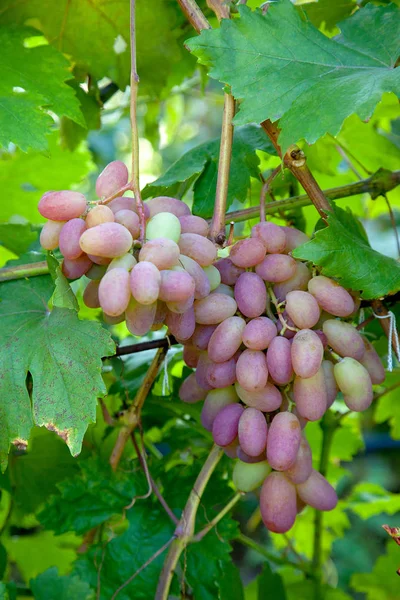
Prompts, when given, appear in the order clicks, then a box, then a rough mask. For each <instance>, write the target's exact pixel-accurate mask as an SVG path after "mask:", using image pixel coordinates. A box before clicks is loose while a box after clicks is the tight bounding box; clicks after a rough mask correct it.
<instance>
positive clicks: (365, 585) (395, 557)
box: [351, 540, 400, 600]
mask: <svg viewBox="0 0 400 600" xmlns="http://www.w3.org/2000/svg"><path fill="white" fill-rule="evenodd" d="M399 566H400V552H399V547H398V546H397V544H395V543H394V542H393V541H392V540H390V541H389V542H388V544H387V552H386V554H384V555H383V556H380V557H379V558H378V560H377V561H376V563H375V565H374V568H373V570H372V572H371V573H356V574H355V575H353V577H352V578H351V587H352V588H353V589H354V590H356V591H357V592H363V593H364V594H366V598H367V600H388V598H397V597H398V595H399V576H398V574H397V572H396V571H397V569H398V568H399Z"/></svg>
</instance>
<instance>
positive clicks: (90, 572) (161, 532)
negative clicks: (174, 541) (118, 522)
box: [74, 500, 174, 600]
mask: <svg viewBox="0 0 400 600" xmlns="http://www.w3.org/2000/svg"><path fill="white" fill-rule="evenodd" d="M127 518H128V523H129V527H128V529H127V530H126V531H125V533H123V534H122V535H120V536H118V537H115V538H114V539H112V540H111V541H110V542H109V543H108V544H106V545H105V546H104V547H103V546H92V547H91V548H90V550H89V551H88V552H87V553H86V555H85V556H83V557H82V558H80V559H78V561H77V562H76V564H75V569H74V573H76V574H77V575H78V576H79V577H80V578H81V579H82V580H84V581H87V582H88V583H89V585H90V586H91V587H92V588H93V589H96V588H97V579H98V569H97V567H96V565H97V564H98V562H97V561H96V557H97V558H98V557H100V556H102V557H103V559H104V560H103V568H102V569H101V571H100V573H99V580H100V586H99V588H98V589H100V596H99V600H109V599H110V598H111V597H112V595H113V593H114V592H115V591H116V590H117V589H118V588H119V586H120V585H122V584H123V583H124V582H125V581H126V580H127V579H128V578H129V577H130V576H131V575H133V574H134V573H135V572H136V571H137V570H138V569H139V568H140V567H141V566H142V565H144V563H145V562H146V561H148V560H149V559H150V558H151V557H152V556H153V555H154V554H155V553H156V552H157V551H158V550H160V548H162V547H163V546H164V545H165V544H166V543H167V542H168V541H169V540H171V538H172V535H173V531H174V524H173V523H172V522H171V521H170V520H169V518H168V517H167V515H166V514H165V513H164V512H163V511H162V510H161V509H159V508H158V507H157V506H155V505H154V504H153V503H151V502H150V503H149V501H147V502H146V503H144V501H143V500H138V501H137V503H136V505H135V506H134V508H132V509H131V510H130V511H128V513H127ZM166 552H167V550H164V552H163V553H161V554H160V555H159V556H158V557H157V558H155V559H154V560H153V561H152V562H151V563H150V564H149V565H148V566H147V567H146V568H145V569H143V571H141V572H140V573H139V574H138V575H137V577H136V578H135V579H134V580H133V581H132V583H130V584H129V585H127V586H126V587H125V588H124V589H123V590H121V592H120V593H119V594H118V600H131V599H132V598H135V600H149V598H154V595H155V591H156V587H157V581H158V578H159V575H160V571H161V567H162V564H163V561H164V560H165V556H166Z"/></svg>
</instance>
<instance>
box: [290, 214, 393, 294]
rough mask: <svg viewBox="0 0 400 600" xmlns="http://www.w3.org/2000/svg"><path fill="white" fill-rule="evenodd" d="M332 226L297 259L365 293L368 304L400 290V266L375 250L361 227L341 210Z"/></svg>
mask: <svg viewBox="0 0 400 600" xmlns="http://www.w3.org/2000/svg"><path fill="white" fill-rule="evenodd" d="M327 222H328V226H327V227H324V228H323V229H319V230H318V231H316V232H315V236H314V238H313V239H312V240H311V241H310V242H307V243H306V244H303V245H302V246H299V247H298V248H296V249H295V250H293V252H292V254H293V256H294V257H295V258H299V259H301V260H309V261H311V262H313V263H314V264H315V265H317V266H319V267H321V273H322V274H323V275H327V276H328V277H335V278H336V279H338V281H339V283H341V284H342V285H343V286H344V287H347V288H349V289H352V290H355V291H361V292H362V293H361V296H362V298H364V299H365V300H371V299H373V298H380V297H382V296H387V295H389V294H395V293H396V292H398V291H399V290H400V263H399V262H397V261H396V260H394V259H393V258H389V257H388V256H384V255H383V254H380V253H379V252H377V251H376V250H373V249H372V248H371V246H370V245H369V243H368V239H367V237H366V235H365V233H364V232H363V231H362V230H361V229H360V227H361V225H360V224H359V222H358V221H357V220H356V219H355V217H354V216H353V215H352V214H351V212H349V211H348V212H346V211H344V210H342V209H339V208H338V207H336V208H335V211H334V212H332V213H330V214H329V215H328V218H327Z"/></svg>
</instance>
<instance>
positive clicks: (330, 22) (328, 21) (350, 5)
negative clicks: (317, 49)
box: [301, 0, 357, 31]
mask: <svg viewBox="0 0 400 600" xmlns="http://www.w3.org/2000/svg"><path fill="white" fill-rule="evenodd" d="M356 8H357V2H355V0H336V1H335V2H332V1H331V0H317V1H316V2H309V3H307V4H305V5H303V6H302V7H301V9H302V10H304V11H305V12H306V14H307V16H308V18H309V19H310V21H311V22H312V23H313V24H314V25H315V26H316V27H321V26H322V25H323V26H324V28H325V29H326V30H327V31H332V30H333V29H334V28H335V25H336V24H337V23H339V21H342V20H343V19H345V18H346V17H349V16H350V15H351V13H352V12H353V11H354V10H355V9H356Z"/></svg>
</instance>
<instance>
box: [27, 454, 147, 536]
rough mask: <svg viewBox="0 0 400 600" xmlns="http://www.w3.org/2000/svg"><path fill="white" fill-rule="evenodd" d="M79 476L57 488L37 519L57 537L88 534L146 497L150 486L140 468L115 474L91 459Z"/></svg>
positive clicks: (61, 483) (65, 481)
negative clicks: (143, 495) (136, 498)
mask: <svg viewBox="0 0 400 600" xmlns="http://www.w3.org/2000/svg"><path fill="white" fill-rule="evenodd" d="M79 469H80V471H79V473H77V474H75V475H74V476H73V477H71V478H69V479H64V481H62V482H60V483H58V484H57V488H58V490H59V493H57V494H55V495H53V496H52V497H51V498H50V499H49V501H48V503H47V504H46V506H45V507H44V509H43V511H42V512H41V513H40V514H39V516H38V518H39V520H40V522H41V523H42V524H43V525H44V526H45V528H46V529H51V530H53V531H54V532H55V533H56V534H60V533H65V532H66V531H74V532H75V533H78V534H79V533H85V532H86V531H89V529H92V528H93V527H96V526H97V525H100V524H101V523H104V522H105V521H107V520H108V519H110V518H111V517H112V516H113V515H115V514H117V513H120V512H122V511H123V509H124V507H125V506H127V505H128V504H129V503H130V502H131V500H132V498H133V497H134V496H137V495H140V494H144V493H146V491H147V484H146V481H145V478H144V475H143V473H142V471H141V468H140V466H139V465H138V464H136V466H135V468H134V469H132V470H131V471H127V470H125V471H118V472H117V473H114V472H113V471H112V469H111V467H110V466H109V464H108V463H105V464H104V462H101V460H100V459H97V458H90V459H88V460H86V461H80V463H79Z"/></svg>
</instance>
